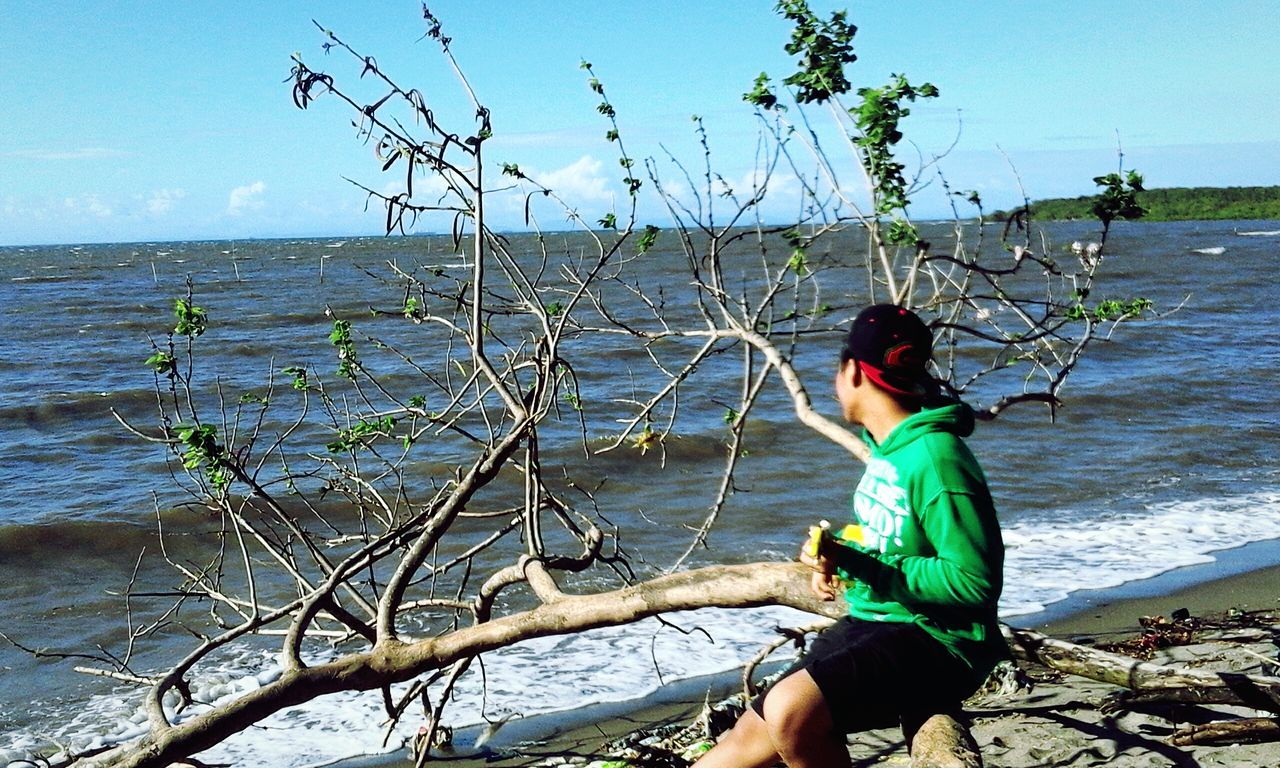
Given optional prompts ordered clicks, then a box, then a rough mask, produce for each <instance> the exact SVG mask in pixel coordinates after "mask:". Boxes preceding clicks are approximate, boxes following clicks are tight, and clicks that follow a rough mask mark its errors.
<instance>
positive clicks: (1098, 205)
mask: <svg viewBox="0 0 1280 768" xmlns="http://www.w3.org/2000/svg"><path fill="white" fill-rule="evenodd" d="M1093 183H1094V184H1097V185H1098V186H1100V187H1102V194H1100V195H1098V199H1097V200H1095V201H1093V205H1092V206H1091V207H1090V210H1091V211H1092V213H1093V215H1094V216H1096V217H1097V218H1098V220H1099V221H1101V222H1102V224H1103V226H1110V224H1111V222H1112V221H1115V220H1116V219H1126V220H1130V221H1131V220H1134V219H1140V218H1142V217H1143V216H1145V215H1147V209H1146V208H1143V207H1142V206H1141V205H1139V204H1138V193H1139V192H1141V191H1143V186H1142V175H1141V174H1139V173H1138V172H1137V171H1128V172H1126V174H1125V175H1124V176H1121V175H1120V174H1118V173H1108V174H1107V175H1105V176H1095V177H1094V178H1093Z"/></svg>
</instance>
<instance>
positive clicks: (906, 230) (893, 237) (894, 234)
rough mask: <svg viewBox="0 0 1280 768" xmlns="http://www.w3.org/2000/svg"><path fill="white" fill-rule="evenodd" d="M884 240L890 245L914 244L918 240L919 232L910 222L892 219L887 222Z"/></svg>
mask: <svg viewBox="0 0 1280 768" xmlns="http://www.w3.org/2000/svg"><path fill="white" fill-rule="evenodd" d="M885 240H886V241H887V242H888V243H890V244H891V245H915V244H916V243H919V242H920V233H919V232H918V231H916V228H915V226H914V225H912V224H911V223H910V222H908V221H905V220H904V219H894V220H893V221H892V222H890V223H889V233H888V234H887V235H886V236H885Z"/></svg>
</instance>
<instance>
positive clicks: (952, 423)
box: [863, 402, 974, 456]
mask: <svg viewBox="0 0 1280 768" xmlns="http://www.w3.org/2000/svg"><path fill="white" fill-rule="evenodd" d="M973 426H974V417H973V409H972V408H970V407H969V406H968V405H965V404H964V403H962V402H954V403H948V404H947V405H943V406H941V407H938V408H925V409H922V410H921V411H920V412H919V413H913V414H911V415H910V416H908V417H907V418H905V419H903V420H902V423H900V424H899V425H898V426H896V427H894V428H893V431H892V432H890V433H889V436H888V437H886V438H885V441H884V443H882V444H880V445H876V443H875V440H873V439H872V437H871V434H870V433H868V432H866V431H865V430H864V431H863V439H864V440H866V441H867V445H869V446H871V449H872V450H873V451H875V452H876V453H878V454H880V455H881V456H885V455H888V454H890V453H893V452H894V451H896V450H898V449H900V448H902V447H903V446H905V445H909V444H910V443H913V442H915V441H916V440H917V439H919V438H920V437H923V436H924V435H928V434H931V433H934V432H946V433H949V434H952V435H955V436H956V437H968V436H969V435H971V434H973Z"/></svg>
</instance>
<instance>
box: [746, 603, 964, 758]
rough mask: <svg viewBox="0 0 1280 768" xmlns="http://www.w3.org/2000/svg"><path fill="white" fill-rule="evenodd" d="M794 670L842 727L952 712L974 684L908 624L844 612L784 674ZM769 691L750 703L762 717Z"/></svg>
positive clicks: (955, 662)
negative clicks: (807, 677) (812, 684)
mask: <svg viewBox="0 0 1280 768" xmlns="http://www.w3.org/2000/svg"><path fill="white" fill-rule="evenodd" d="M801 669H806V670H808V671H809V675H810V676H811V677H813V681H814V682H815V683H817V685H818V689H819V690H821V691H822V697H823V699H825V700H826V702H827V708H828V709H830V711H831V718H832V720H833V721H834V722H835V726H836V729H837V730H838V731H840V732H842V733H855V732H857V731H868V730H871V729H874V728H889V727H892V726H895V725H898V724H899V723H900V722H902V721H903V720H917V719H919V720H922V719H923V718H925V717H928V716H929V715H932V714H935V713H938V712H954V711H955V710H957V709H959V706H960V702H961V701H963V700H964V699H965V698H967V697H968V696H969V695H971V694H972V693H973V692H974V691H975V690H977V685H976V684H975V683H974V681H973V671H972V670H971V669H969V667H968V665H966V664H965V663H964V662H963V661H961V660H960V659H959V658H958V657H956V656H954V655H952V653H951V652H950V651H948V650H947V648H946V646H944V645H943V644H942V643H940V642H938V641H937V640H935V639H934V638H933V637H932V636H930V635H929V633H928V632H925V631H924V630H923V629H921V628H920V627H918V626H916V625H915V624H897V623H887V622H885V623H882V622H874V621H862V620H859V619H853V618H850V617H848V616H846V617H844V618H842V619H840V620H839V621H837V622H836V623H835V624H833V625H831V626H830V627H828V628H827V629H825V630H823V631H822V632H821V633H819V634H818V636H817V637H816V638H815V639H814V641H813V642H812V643H811V644H810V646H809V648H808V650H806V651H805V653H804V655H803V656H802V657H801V658H800V659H799V660H798V661H796V663H795V664H794V665H793V666H792V667H791V669H789V670H787V672H786V674H785V675H783V677H787V676H789V675H791V674H794V673H795V672H798V671H800V670H801ZM781 679H783V678H779V680H781ZM774 684H775V685H776V684H777V683H776V681H775V683H774ZM768 695H769V692H768V691H765V692H764V693H761V694H760V695H759V696H757V697H756V698H755V700H753V701H752V702H751V707H752V708H753V709H754V710H755V711H756V714H758V715H760V716H761V717H764V700H765V697H767V696H768Z"/></svg>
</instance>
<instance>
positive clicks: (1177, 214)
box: [996, 186, 1280, 221]
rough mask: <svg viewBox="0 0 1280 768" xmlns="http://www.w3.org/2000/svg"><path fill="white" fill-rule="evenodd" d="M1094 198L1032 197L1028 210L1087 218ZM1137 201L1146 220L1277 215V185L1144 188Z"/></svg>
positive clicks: (1279, 190)
mask: <svg viewBox="0 0 1280 768" xmlns="http://www.w3.org/2000/svg"><path fill="white" fill-rule="evenodd" d="M1097 200H1098V196H1097V195H1082V196H1080V197H1058V198H1050V199H1047V200H1036V201H1034V202H1033V203H1031V213H1032V215H1033V216H1034V217H1035V218H1037V219H1040V220H1041V221H1050V220H1054V221H1062V220H1068V219H1091V218H1094V217H1095V214H1094V212H1093V205H1094V203H1095V202H1097ZM1137 202H1138V204H1139V205H1141V206H1142V207H1143V208H1145V209H1147V211H1148V213H1147V215H1146V216H1144V217H1143V218H1144V219H1146V220H1147V221H1188V220H1213V219H1280V186H1274V187H1168V188H1164V189H1146V190H1143V191H1141V192H1138V193H1137ZM996 216H997V217H1004V216H1007V212H997V214H996Z"/></svg>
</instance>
